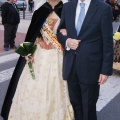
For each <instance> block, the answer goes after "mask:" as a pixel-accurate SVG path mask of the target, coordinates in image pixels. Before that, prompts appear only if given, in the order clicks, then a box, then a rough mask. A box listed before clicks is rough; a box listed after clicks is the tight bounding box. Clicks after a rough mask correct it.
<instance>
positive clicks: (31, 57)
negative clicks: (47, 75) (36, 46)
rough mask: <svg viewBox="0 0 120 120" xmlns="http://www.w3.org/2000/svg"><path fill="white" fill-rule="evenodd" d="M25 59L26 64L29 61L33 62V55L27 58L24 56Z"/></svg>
mask: <svg viewBox="0 0 120 120" xmlns="http://www.w3.org/2000/svg"><path fill="white" fill-rule="evenodd" d="M25 59H26V61H27V64H28V63H29V62H31V63H35V61H34V57H33V56H29V58H28V56H26V57H25Z"/></svg>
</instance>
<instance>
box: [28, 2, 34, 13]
mask: <svg viewBox="0 0 120 120" xmlns="http://www.w3.org/2000/svg"><path fill="white" fill-rule="evenodd" d="M33 7H34V1H33V0H29V11H30V12H33Z"/></svg>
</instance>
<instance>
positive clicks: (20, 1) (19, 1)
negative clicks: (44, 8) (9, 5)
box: [14, 0, 27, 10]
mask: <svg viewBox="0 0 120 120" xmlns="http://www.w3.org/2000/svg"><path fill="white" fill-rule="evenodd" d="M14 2H15V4H16V5H17V7H18V9H19V10H26V8H27V2H26V0H14Z"/></svg>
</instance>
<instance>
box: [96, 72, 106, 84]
mask: <svg viewBox="0 0 120 120" xmlns="http://www.w3.org/2000/svg"><path fill="white" fill-rule="evenodd" d="M107 80H108V76H107V75H102V74H100V76H99V81H98V83H99V85H102V84H104V83H105V82H106V81H107Z"/></svg>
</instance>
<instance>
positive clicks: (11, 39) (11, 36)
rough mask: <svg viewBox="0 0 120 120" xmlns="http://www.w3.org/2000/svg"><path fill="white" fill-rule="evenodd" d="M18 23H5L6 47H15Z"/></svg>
mask: <svg viewBox="0 0 120 120" xmlns="http://www.w3.org/2000/svg"><path fill="white" fill-rule="evenodd" d="M17 28H18V25H12V24H4V48H9V47H10V48H13V47H14V46H15V38H16V32H17Z"/></svg>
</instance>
